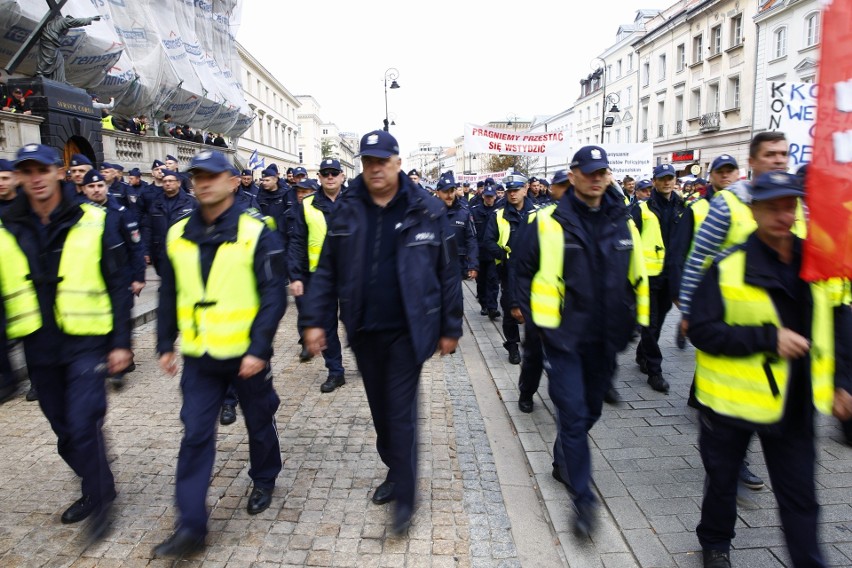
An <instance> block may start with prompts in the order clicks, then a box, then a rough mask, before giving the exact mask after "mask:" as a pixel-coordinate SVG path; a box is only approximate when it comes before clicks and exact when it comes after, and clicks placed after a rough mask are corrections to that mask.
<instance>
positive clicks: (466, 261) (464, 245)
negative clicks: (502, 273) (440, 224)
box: [436, 172, 479, 280]
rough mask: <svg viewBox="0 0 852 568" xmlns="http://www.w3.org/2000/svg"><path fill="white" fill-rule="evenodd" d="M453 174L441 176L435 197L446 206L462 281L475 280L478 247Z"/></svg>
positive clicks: (467, 210) (474, 232) (465, 205)
mask: <svg viewBox="0 0 852 568" xmlns="http://www.w3.org/2000/svg"><path fill="white" fill-rule="evenodd" d="M457 190H458V186H457V185H456V181H455V176H454V175H453V172H447V173H445V174H442V175H441V178H440V179H439V180H438V185H437V187H436V195H437V196H438V198H439V199H441V201H443V202H444V204H445V205H446V206H447V217H448V218H449V221H450V227H451V228H452V231H453V233H454V238H455V242H456V249H457V251H458V256H459V268H460V269H461V277H462V279H463V280H464V279H467V278H476V273H477V271H478V270H479V246H478V245H477V242H476V229H475V228H474V225H473V218H472V217H471V215H470V210H469V209H468V206H467V203H466V201H467V200H466V198H465V197H464V196H461V197H460V196H459V195H458V191H457Z"/></svg>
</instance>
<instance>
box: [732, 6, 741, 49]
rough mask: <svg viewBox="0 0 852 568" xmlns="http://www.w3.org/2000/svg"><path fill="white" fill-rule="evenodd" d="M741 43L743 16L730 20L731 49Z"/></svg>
mask: <svg viewBox="0 0 852 568" xmlns="http://www.w3.org/2000/svg"><path fill="white" fill-rule="evenodd" d="M742 42H743V15H742V14H739V15H737V16H734V17H733V18H731V47H734V46H735V45H740V44H741V43H742Z"/></svg>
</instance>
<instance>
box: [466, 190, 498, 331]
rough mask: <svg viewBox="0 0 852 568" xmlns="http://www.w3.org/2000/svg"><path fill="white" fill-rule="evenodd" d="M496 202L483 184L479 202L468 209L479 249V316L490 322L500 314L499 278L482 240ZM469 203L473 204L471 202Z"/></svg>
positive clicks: (477, 283)
mask: <svg viewBox="0 0 852 568" xmlns="http://www.w3.org/2000/svg"><path fill="white" fill-rule="evenodd" d="M496 201H497V192H496V191H495V190H494V187H493V186H488V187H485V184H484V183H483V189H482V194H481V197H480V202H479V203H474V204H472V205H471V208H470V214H471V216H472V217H473V225H474V228H475V230H476V242H477V246H478V247H479V248H478V250H479V272H478V273H477V275H476V298H477V300H479V307H480V310H479V315H482V316H486V315H487V316H488V317H489V318H491V320H492V321H493V320H495V319H497V318H498V317H500V312H499V311H498V310H497V294H498V292H499V290H500V278H499V277H498V276H497V264H496V263H495V262H494V259H493V258H492V257H491V255H490V254H488V247H486V246H485V243H484V240H483V239H484V237H485V226H486V224H487V222H488V219H489V217H491V215H493V214H494V211H495V210H496V205H495V203H496ZM471 203H473V200H472V201H471Z"/></svg>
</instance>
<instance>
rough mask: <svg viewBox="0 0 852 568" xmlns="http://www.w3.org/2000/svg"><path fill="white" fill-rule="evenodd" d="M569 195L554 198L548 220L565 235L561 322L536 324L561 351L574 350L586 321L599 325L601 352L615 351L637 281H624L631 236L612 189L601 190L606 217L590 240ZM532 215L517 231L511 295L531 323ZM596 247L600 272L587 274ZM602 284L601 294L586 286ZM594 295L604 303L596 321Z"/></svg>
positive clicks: (632, 309)
mask: <svg viewBox="0 0 852 568" xmlns="http://www.w3.org/2000/svg"><path fill="white" fill-rule="evenodd" d="M569 197H570V195H569V194H566V195H565V196H564V197H563V198H562V199H560V200H559V201H558V203H557V205H556V209H555V210H554V211H553V219H554V220H555V221H556V222H558V223H559V224H560V225H562V229H563V232H564V238H565V245H564V248H565V253H564V254H565V260H564V265H563V268H562V278H563V280H564V282H565V303H564V307H563V309H562V322H561V324H560V325H559V327H558V328H556V329H543V328H539V329H540V331H541V333H542V337H543V338H544V340H545V341H546V342H547V344H548V345H549V346H551V347H553V348H555V349H559V350H561V351H568V352H570V351H575V350H576V349H577V347H578V346H579V345H580V343H582V342H583V341H584V340H586V339H587V338H588V337H590V336H592V335H598V336H600V335H601V334H593V333H591V332H590V328H591V326H604V328H605V329H604V330H603V334H602V337H603V339H604V343H605V345H606V349H607V352H608V353H610V354H612V353H618V352H619V351H622V350H623V349H624V348H625V347H627V344H628V343H629V342H630V337H631V335H632V333H633V329H634V328H635V326H636V294H635V292H634V287H635V285H636V284H637V283H631V282H629V281H628V270H629V267H630V258H631V256H632V254H633V247H634V243H633V238H632V236H631V233H630V228H629V226H628V224H627V223H628V219H629V217H628V215H627V208H626V207H625V205H624V202H623V201H621V199H620V198H619V197H617V196H616V195H615V194H614V193H613V192H611V191H607V192H606V193H604V195H603V199H602V201H601V213H602V214H603V215H605V217H606V219H605V220H604V222H603V223H601V225H600V228H599V230H600V232H599V234H598V239H597V241H593V240H592V239H591V238H590V236H589V235H588V234H587V232H586V230H585V229H584V228H583V224H582V222H581V220H580V217H579V213H578V212H577V211H576V209H575V205H574V203H573V201H572V200H571V199H569ZM537 229H538V218H537V217H536V220H535V221H533V224H532V225H530V227H529V230H527V231H525V232H524V234H523V237H524V238H523V239H521V240H520V242H519V243H518V244H517V249H516V250H514V251H513V252H512V257H513V259H514V261H513V263H514V266H515V273H516V274H515V278H516V280H515V284H516V290H515V293H516V297H517V298H518V303H519V304H520V308H521V312H522V313H523V314H524V318H525V319H526V321H529V322H532V314H531V311H530V286H531V284H532V278H533V276H534V275H535V273H536V272H538V269H539V262H540V252H539V240H538V230H537ZM596 245H597V246H600V249H601V251H603V253H604V254H603V255H602V259H603V262H605V269H604V270H603V274H597V275H596V278H590V274H592V266H593V265H594V260H593V259H592V258H591V255H592V254H594V253H593V252H592V250H593V247H595V246H596ZM598 280H600V281H601V282H602V283H603V290H602V293H601V294H596V293H595V291H594V290H593V289H592V287H593V286H595V285H596V282H598ZM596 296H599V297H601V298H603V299H604V301H605V302H606V305H605V306H604V310H605V316H606V317H605V321H597V319H596V318H595V314H598V313H600V311H599V310H598V306H596V305H594V298H595V297H596Z"/></svg>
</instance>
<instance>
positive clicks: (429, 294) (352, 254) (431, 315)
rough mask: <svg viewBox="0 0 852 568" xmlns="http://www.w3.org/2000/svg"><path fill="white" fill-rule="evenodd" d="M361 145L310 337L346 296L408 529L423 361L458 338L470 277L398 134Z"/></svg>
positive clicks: (314, 302) (338, 210) (311, 309)
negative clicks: (404, 166)
mask: <svg viewBox="0 0 852 568" xmlns="http://www.w3.org/2000/svg"><path fill="white" fill-rule="evenodd" d="M359 155H360V156H361V162H362V165H363V173H362V174H361V175H360V176H358V177H357V178H355V179H354V180H353V181H352V183H351V184H350V186H349V189H348V191H347V192H346V193H345V194H344V195H342V196H341V197H340V199H339V200H338V201H337V203H336V206H335V211H334V216H333V217H332V220H331V225H330V226H329V228H328V234H327V236H326V240H325V245H324V247H323V249H322V254H321V255H320V260H319V266H318V267H317V270H316V272H314V274H313V276H312V277H311V286H310V289H309V290H308V296H307V298H306V301H305V302H304V308H305V309H304V311H303V313H302V321H303V323H304V325H305V333H304V339H305V345H306V346H307V347H308V349H309V350H310V351H311V352H312V353H314V354H318V353H319V352H320V351H322V349H323V348H324V343H325V339H324V337H325V327H326V325H327V322H328V321H329V318H330V317H331V314H332V313H333V311H334V309H335V307H336V306H337V301H338V299H339V300H340V319H341V320H342V321H343V324H344V326H345V327H346V333H347V335H348V337H349V343H350V345H351V346H352V350H353V352H354V353H355V359H356V361H357V363H358V368H359V370H360V371H361V375H362V377H363V380H364V388H365V389H366V391H367V401H368V402H369V405H370V412H371V414H372V417H373V423H374V425H375V428H376V448H377V450H378V452H379V456H380V457H381V459H382V461H383V462H384V463H385V464H386V465H387V466H388V468H389V471H388V476H387V479H385V481H384V482H383V483H382V484H381V485H379V487H378V488H376V491H375V492H374V493H373V497H372V500H373V502H374V503H376V504H382V503H388V502H390V501H393V500H396V508H395V510H394V517H393V530H394V532H396V533H398V534H399V533H402V532H404V531H405V530H406V529H407V528H408V526H409V524H410V523H411V517H412V515H413V514H414V505H415V504H414V496H415V481H416V480H415V477H416V472H417V434H416V430H417V384H418V382H419V378H420V370H421V368H422V367H423V363H424V362H425V361H426V360H427V359H429V358H430V357H431V356H432V354H433V353H434V352H435V350H436V349H438V350H440V352H441V354H442V355H446V354H448V353H451V352H453V351H454V350H455V348H456V345H457V344H458V338H459V337H461V334H462V315H463V308H462V296H461V280H460V278H459V267H458V261H457V258H456V254H455V246H454V243H453V242H452V239H451V238H450V230H449V225H448V223H447V217H446V207H444V205H443V203H441V202H440V201H438V200H437V199H434V198H432V197H431V196H430V195H429V194H428V193H426V192H425V191H423V190H422V189H420V188H418V187H416V186H415V185H414V183H413V182H412V181H411V180H410V179H409V178H408V177H407V176H405V175H404V174H403V173H402V172H401V171H400V166H401V163H402V160H401V159H400V157H399V145H398V144H397V142H396V139H395V138H394V137H393V136H391V134H390V133H388V132H385V131H383V130H376V131H373V132H369V133H367V134H365V135H364V137H363V138H362V139H361V144H360V154H359Z"/></svg>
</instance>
